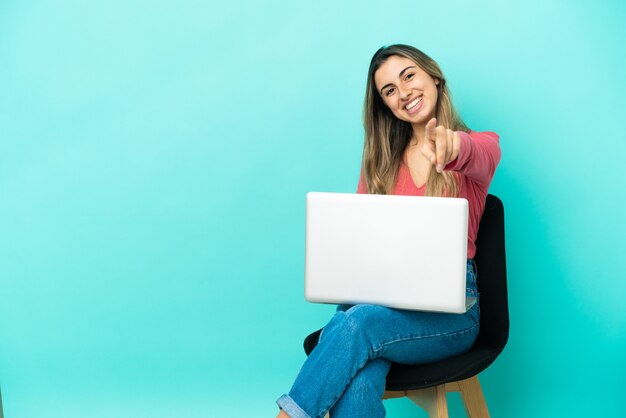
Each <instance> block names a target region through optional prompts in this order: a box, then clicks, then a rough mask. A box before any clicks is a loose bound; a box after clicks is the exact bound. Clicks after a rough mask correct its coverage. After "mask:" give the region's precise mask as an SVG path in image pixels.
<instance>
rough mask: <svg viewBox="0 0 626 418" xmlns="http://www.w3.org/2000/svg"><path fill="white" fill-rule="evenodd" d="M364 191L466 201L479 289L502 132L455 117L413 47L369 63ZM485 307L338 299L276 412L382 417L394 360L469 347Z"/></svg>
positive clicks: (434, 74)
mask: <svg viewBox="0 0 626 418" xmlns="http://www.w3.org/2000/svg"><path fill="white" fill-rule="evenodd" d="M364 125H365V145H364V150H363V164H362V169H361V177H360V181H359V184H358V188H357V192H358V193H377V194H398V195H414V196H424V195H426V196H447V197H462V198H465V199H467V200H468V203H469V225H468V245H467V258H468V264H467V294H468V296H477V295H478V291H477V287H476V273H475V266H474V263H473V260H472V258H473V257H474V254H475V252H476V246H475V240H476V236H477V233H478V224H479V221H480V217H481V215H482V212H483V209H484V206H485V198H486V196H487V189H488V187H489V184H490V183H491V179H492V178H493V175H494V172H495V169H496V166H497V165H498V162H499V160H500V147H499V143H498V135H497V134H495V133H493V132H474V131H471V130H470V129H468V128H467V126H465V124H464V123H463V121H462V120H461V118H460V117H459V116H458V115H457V113H456V111H455V109H454V106H453V105H452V102H451V99H450V93H449V92H448V89H447V87H446V80H445V78H444V76H443V73H442V72H441V69H440V68H439V66H438V65H437V64H436V63H435V62H434V61H433V60H432V59H431V58H430V57H428V56H427V55H425V54H424V53H423V52H421V51H419V50H418V49H416V48H414V47H411V46H408V45H392V46H388V47H383V48H381V49H379V50H378V51H377V52H376V53H375V54H374V57H373V58H372V61H371V63H370V68H369V73H368V78H367V91H366V97H365V106H364ZM479 316H480V307H479V303H476V304H475V305H474V306H473V307H472V308H471V309H470V310H469V311H467V312H466V313H465V314H447V313H434V312H418V311H407V310H399V309H391V308H386V307H382V306H375V305H365V304H363V305H355V306H349V305H341V306H339V307H338V308H337V313H335V315H334V316H333V317H332V319H331V320H330V322H329V323H328V324H327V325H326V326H325V327H324V330H323V332H322V334H321V336H320V341H319V344H318V345H317V347H316V348H315V350H313V352H312V353H311V355H310V356H309V357H308V358H307V360H306V361H305V363H304V365H303V367H302V369H301V370H300V373H299V374H298V376H297V378H296V381H295V382H294V385H293V387H292V389H291V391H290V392H289V394H286V395H283V396H281V397H280V398H279V399H278V400H277V403H278V406H279V407H280V408H281V411H280V413H279V414H278V417H279V418H285V417H291V418H308V417H313V418H318V417H323V416H324V415H325V414H326V413H327V412H328V411H330V416H331V418H342V417H347V418H359V417H384V416H385V409H384V406H383V403H382V400H381V398H382V395H383V392H384V390H385V377H386V375H387V372H388V371H389V366H390V365H391V362H397V363H404V364H420V363H430V362H434V361H438V360H442V359H445V358H448V357H452V356H456V355H459V354H461V353H463V352H465V351H467V350H469V349H470V347H471V346H472V344H473V343H474V341H475V340H476V337H477V335H478V325H479Z"/></svg>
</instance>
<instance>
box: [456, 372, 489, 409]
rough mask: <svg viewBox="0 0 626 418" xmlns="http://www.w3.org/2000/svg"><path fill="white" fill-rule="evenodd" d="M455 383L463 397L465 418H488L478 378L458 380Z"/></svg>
mask: <svg viewBox="0 0 626 418" xmlns="http://www.w3.org/2000/svg"><path fill="white" fill-rule="evenodd" d="M457 383H458V384H459V390H460V392H461V395H462V397H463V403H464V404H465V411H466V412H467V416H468V417H469V418H489V410H488V409H487V402H485V395H484V394H483V390H482V388H481V387H480V382H479V381H478V376H474V377H470V378H469V379H465V380H459V381H458V382H457Z"/></svg>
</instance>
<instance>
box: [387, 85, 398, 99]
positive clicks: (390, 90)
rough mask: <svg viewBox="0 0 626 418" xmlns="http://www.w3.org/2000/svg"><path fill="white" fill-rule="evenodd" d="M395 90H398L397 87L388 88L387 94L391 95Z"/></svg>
mask: <svg viewBox="0 0 626 418" xmlns="http://www.w3.org/2000/svg"><path fill="white" fill-rule="evenodd" d="M394 91H396V89H395V88H393V87H391V88H389V89H387V91H385V96H387V97H389V95H391V94H393V92H394Z"/></svg>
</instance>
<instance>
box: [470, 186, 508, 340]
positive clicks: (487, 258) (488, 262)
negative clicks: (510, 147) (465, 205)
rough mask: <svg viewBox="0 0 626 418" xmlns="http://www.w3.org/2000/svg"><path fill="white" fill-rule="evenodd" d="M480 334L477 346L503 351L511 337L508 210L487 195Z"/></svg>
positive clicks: (479, 241) (481, 241)
mask: <svg viewBox="0 0 626 418" xmlns="http://www.w3.org/2000/svg"><path fill="white" fill-rule="evenodd" d="M474 260H475V261H476V265H477V277H478V291H479V294H480V312H481V318H480V334H479V337H478V341H477V342H476V343H477V344H482V345H487V346H489V347H491V348H492V349H495V350H497V351H498V352H500V351H502V349H503V348H504V346H505V345H506V342H507V340H508V337H509V304H508V293H507V284H506V257H505V245H504V206H503V205H502V201H501V200H500V199H499V198H498V197H496V196H494V195H487V200H486V203H485V210H484V212H483V215H482V218H481V220H480V226H479V228H478V237H477V238H476V255H475V257H474Z"/></svg>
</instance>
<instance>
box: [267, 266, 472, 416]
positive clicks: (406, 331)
mask: <svg viewBox="0 0 626 418" xmlns="http://www.w3.org/2000/svg"><path fill="white" fill-rule="evenodd" d="M467 295H468V296H478V290H477V288H476V274H475V264H474V262H473V260H468V262H467ZM479 316H480V307H479V305H478V302H477V303H476V304H475V305H474V306H473V307H472V308H471V309H470V310H469V311H467V312H466V313H464V314H451V313H435V312H421V311H408V310H400V309H392V308H386V307H383V306H376V305H354V306H351V305H339V306H338V308H337V312H336V313H335V314H334V315H333V317H332V318H331V320H330V322H329V323H328V324H327V325H326V326H325V327H324V330H323V331H322V334H321V336H320V340H319V343H318V345H317V347H315V349H314V350H313V351H312V352H311V355H310V356H309V357H308V358H307V359H306V361H305V362H304V365H303V366H302V368H301V369H300V372H299V373H298V376H297V377H296V380H295V382H294V384H293V387H292V388H291V390H290V391H289V394H285V395H283V396H281V397H280V398H279V399H278V400H277V401H276V403H277V404H278V406H279V407H280V408H281V409H282V410H284V411H285V412H286V413H287V414H288V415H289V416H290V417H292V418H323V417H324V415H326V413H327V412H329V411H330V416H331V418H343V417H346V418H358V417H384V416H385V408H384V406H383V402H382V396H383V393H384V391H385V379H386V376H387V372H388V371H389V367H390V365H391V362H396V363H402V364H423V363H432V362H435V361H438V360H442V359H445V358H449V357H453V356H456V355H458V354H461V353H464V352H466V351H468V350H469V349H470V348H471V346H472V345H473V344H474V341H475V340H476V337H477V336H478V322H479Z"/></svg>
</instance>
